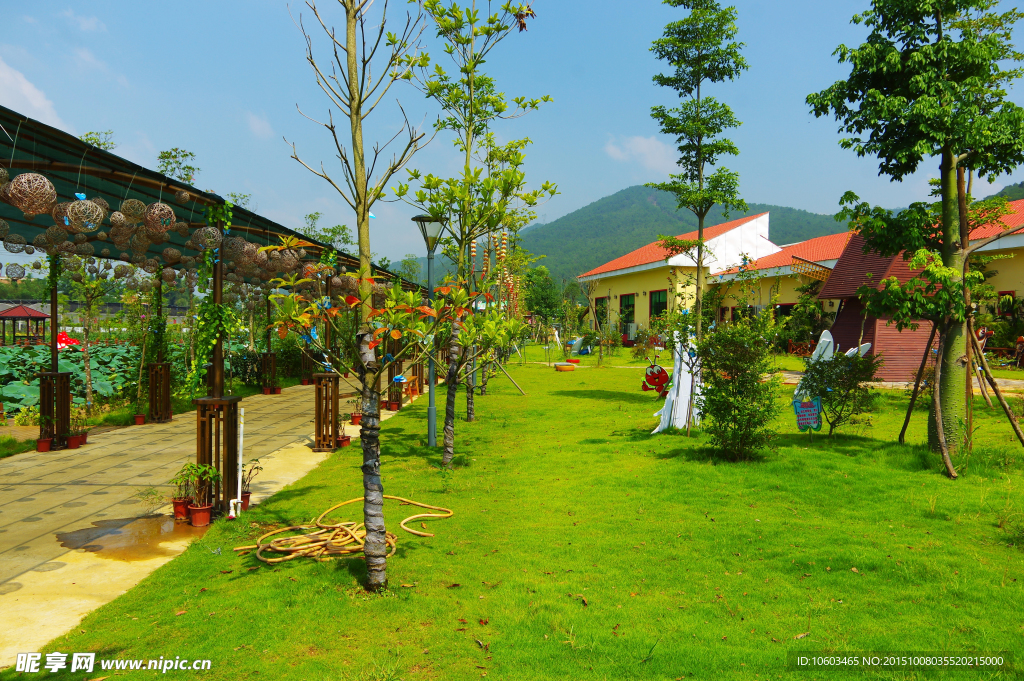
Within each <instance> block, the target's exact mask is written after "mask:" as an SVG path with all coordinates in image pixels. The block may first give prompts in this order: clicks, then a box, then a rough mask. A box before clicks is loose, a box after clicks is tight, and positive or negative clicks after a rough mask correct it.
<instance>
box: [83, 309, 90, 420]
mask: <svg viewBox="0 0 1024 681" xmlns="http://www.w3.org/2000/svg"><path fill="white" fill-rule="evenodd" d="M83 307H84V308H85V323H84V324H82V335H83V336H85V342H83V343H82V363H83V365H84V366H85V414H86V416H91V415H92V365H91V364H90V363H89V337H90V335H91V333H90V332H91V331H92V305H91V304H90V303H89V302H88V299H86V303H85V305H83Z"/></svg>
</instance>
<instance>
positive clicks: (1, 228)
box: [0, 220, 11, 239]
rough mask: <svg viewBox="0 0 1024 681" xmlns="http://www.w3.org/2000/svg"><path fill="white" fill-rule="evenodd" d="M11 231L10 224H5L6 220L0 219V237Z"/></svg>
mask: <svg viewBox="0 0 1024 681" xmlns="http://www.w3.org/2000/svg"><path fill="white" fill-rule="evenodd" d="M10 233H11V226H10V225H9V224H7V221H6V220H0V239H3V238H4V237H6V236H7V235H8V234H10Z"/></svg>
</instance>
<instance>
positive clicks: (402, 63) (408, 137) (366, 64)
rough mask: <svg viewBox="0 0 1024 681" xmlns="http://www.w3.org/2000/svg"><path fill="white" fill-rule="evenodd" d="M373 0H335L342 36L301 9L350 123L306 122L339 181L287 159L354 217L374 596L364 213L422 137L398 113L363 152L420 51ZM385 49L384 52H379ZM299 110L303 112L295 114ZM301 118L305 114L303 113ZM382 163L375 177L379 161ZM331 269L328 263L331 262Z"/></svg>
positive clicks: (311, 3) (374, 433)
mask: <svg viewBox="0 0 1024 681" xmlns="http://www.w3.org/2000/svg"><path fill="white" fill-rule="evenodd" d="M372 4H373V2H372V0H337V5H338V9H339V11H340V12H341V14H342V18H343V19H344V24H345V25H344V32H343V33H342V35H341V36H339V35H338V32H337V31H336V30H335V29H334V28H333V27H331V26H329V25H328V24H327V22H326V21H325V19H324V18H323V16H322V15H321V13H320V10H319V9H318V7H317V4H316V2H315V0H308V1H307V2H306V6H307V7H309V9H310V10H311V11H312V12H313V16H314V17H315V18H316V21H317V23H318V24H319V25H320V27H321V29H322V30H323V33H324V35H325V36H326V37H327V42H328V44H329V50H328V52H329V54H330V57H329V58H328V59H327V60H324V61H318V58H317V56H316V54H315V53H314V51H313V37H312V36H311V35H309V34H308V33H306V30H305V27H304V25H303V24H302V21H301V17H300V21H299V26H300V28H301V30H302V35H303V37H304V38H305V40H306V61H307V62H309V65H310V67H311V68H312V69H313V74H314V77H315V78H316V82H317V85H319V86H320V89H321V90H322V91H323V92H324V94H325V95H327V99H328V100H329V102H330V104H331V106H332V107H333V108H335V109H337V110H338V111H340V112H341V115H342V116H343V117H344V118H346V119H348V126H347V130H345V129H344V128H342V129H340V130H339V128H338V127H337V125H336V124H335V122H334V111H333V109H331V108H329V109H328V115H327V120H326V121H317V120H315V119H312V118H309V117H308V116H306V118H308V119H309V120H311V121H313V122H314V123H317V124H318V125H320V126H322V127H323V128H324V129H325V130H327V132H328V133H329V134H330V137H331V141H332V142H333V145H334V152H335V154H336V156H337V159H338V161H339V162H340V164H341V174H342V179H341V180H336V179H335V178H333V177H332V176H331V175H330V174H329V173H328V172H327V170H326V168H325V167H324V165H323V163H321V164H320V167H319V169H317V168H314V167H312V166H310V165H309V164H307V163H306V162H305V161H303V160H302V159H301V158H300V157H299V154H298V151H297V149H296V147H295V145H294V144H292V158H294V159H295V160H296V161H298V162H299V163H301V164H302V165H303V166H304V167H305V168H306V169H307V170H309V171H310V172H312V173H313V174H314V175H316V176H317V177H320V178H322V179H323V180H324V181H326V182H327V183H328V184H329V185H331V186H332V187H333V188H334V189H335V191H337V192H338V194H339V195H340V196H341V197H342V199H343V200H344V201H345V202H346V203H347V204H348V205H349V207H351V208H352V210H353V211H354V212H355V214H356V235H357V239H358V243H359V263H360V268H359V290H360V298H361V300H362V304H361V305H360V327H359V336H358V346H359V353H358V360H359V361H358V365H357V366H356V367H353V369H354V371H355V372H356V375H357V376H358V377H359V380H360V386H361V393H362V395H361V397H362V412H363V421H362V429H361V431H360V435H361V440H360V441H361V444H362V447H363V466H362V472H363V497H364V502H363V522H364V523H365V526H366V540H365V547H364V551H363V553H364V555H365V556H366V568H367V575H368V585H367V586H368V588H369V589H370V590H371V591H376V590H378V589H381V588H383V587H385V586H386V585H387V552H388V547H387V543H386V534H385V528H384V497H383V494H384V488H383V485H382V482H381V476H380V393H379V392H378V391H377V387H376V383H377V378H378V376H379V375H380V371H381V366H382V363H381V361H380V359H379V358H378V357H377V351H376V349H375V348H376V346H377V343H376V342H375V341H374V339H373V337H372V329H371V327H370V316H371V314H372V312H373V301H372V295H371V286H372V279H371V269H370V268H371V258H372V254H371V251H370V209H371V208H372V207H373V204H374V203H375V202H376V201H378V200H379V199H380V198H381V197H382V196H383V195H384V191H385V187H386V185H387V183H388V182H389V181H390V180H391V178H392V177H393V176H394V174H395V173H397V172H398V171H400V170H401V169H402V168H403V167H405V165H406V164H408V163H409V161H410V160H411V159H412V157H413V155H414V154H415V153H416V151H417V150H419V148H420V145H421V142H422V140H423V137H424V134H423V133H421V132H419V131H418V130H416V129H415V128H414V127H413V126H412V124H411V123H409V120H408V118H405V116H404V112H403V113H402V115H403V119H404V124H403V126H402V128H401V129H400V130H399V131H398V132H397V133H396V135H395V136H394V137H392V138H391V140H389V141H388V142H387V143H385V144H383V145H375V146H374V147H373V149H372V151H371V152H369V153H368V152H367V149H366V146H365V142H364V136H363V124H364V122H365V121H366V119H367V118H368V117H369V116H370V115H371V114H372V113H373V112H374V111H375V110H376V109H377V106H378V105H379V104H380V102H381V100H382V99H383V98H384V96H385V95H386V94H387V93H388V91H389V90H390V89H391V86H392V85H394V84H395V83H396V82H398V81H401V80H407V79H408V78H410V77H411V72H410V66H409V61H407V60H415V59H416V55H417V53H418V47H417V41H418V40H419V36H420V34H421V32H422V23H421V17H420V15H418V14H417V15H416V16H413V15H411V14H408V13H407V14H406V17H405V22H404V25H401V26H400V30H399V31H398V32H397V33H392V32H390V31H388V30H387V23H388V22H387V19H388V2H387V0H385V1H384V3H383V7H381V8H380V12H379V13H375V16H371V15H370V5H372ZM382 48H383V52H380V53H378V50H381V49H382ZM299 112H300V113H302V112H301V110H300V111H299ZM303 115H304V116H305V114H303ZM403 133H405V141H404V144H403V145H402V146H401V147H400V148H399V150H398V152H397V153H395V154H393V155H392V156H391V157H390V159H387V158H385V159H381V155H382V154H383V153H384V152H385V150H386V149H387V147H388V145H389V144H390V142H391V141H393V140H394V139H396V138H397V137H399V136H400V135H402V134H403ZM381 160H383V165H382V168H380V170H379V172H377V171H378V167H377V163H378V161H381ZM331 266H332V267H333V264H332V265H331Z"/></svg>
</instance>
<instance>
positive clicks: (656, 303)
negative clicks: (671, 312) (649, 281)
mask: <svg viewBox="0 0 1024 681" xmlns="http://www.w3.org/2000/svg"><path fill="white" fill-rule="evenodd" d="M648 297H649V298H650V301H651V309H650V318H651V319H654V318H655V317H658V316H660V315H663V314H665V311H666V310H668V289H662V290H660V291H651V292H650V295H649V296H648Z"/></svg>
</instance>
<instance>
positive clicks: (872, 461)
mask: <svg viewBox="0 0 1024 681" xmlns="http://www.w3.org/2000/svg"><path fill="white" fill-rule="evenodd" d="M509 370H510V372H511V373H512V375H513V377H514V378H515V379H516V380H517V381H518V382H519V383H520V385H522V386H523V387H524V389H526V391H527V392H528V396H526V397H523V396H520V395H519V394H518V392H517V391H515V390H514V388H512V386H511V385H510V384H509V382H508V381H507V379H505V378H504V377H499V378H495V379H493V380H492V381H491V383H490V387H489V394H488V395H487V396H485V397H482V398H480V399H478V400H477V413H478V415H479V420H478V421H477V422H475V423H472V424H467V423H463V422H459V423H458V431H457V451H458V452H459V456H458V457H457V458H456V464H457V467H456V469H455V471H454V472H453V473H451V474H447V475H446V474H442V473H441V472H440V471H439V469H438V467H437V466H438V464H439V452H437V451H436V450H435V451H430V450H428V449H426V448H425V447H424V446H423V445H424V441H425V437H424V435H423V433H424V415H425V408H426V400H420V401H418V402H417V404H416V405H415V406H414V407H412V408H409V409H406V410H404V411H402V412H401V413H400V414H399V415H398V416H396V417H395V418H393V419H391V420H389V421H387V422H386V423H385V424H384V426H383V432H382V439H383V441H384V454H383V462H384V465H383V472H384V479H385V485H386V487H385V492H386V493H388V494H394V495H398V496H404V497H408V498H412V499H415V500H417V501H422V502H425V503H428V504H435V505H441V506H446V507H450V508H452V509H454V511H455V516H454V517H453V518H451V519H449V520H443V521H437V522H433V523H430V529H431V531H433V532H436V536H435V537H433V538H419V537H412V536H409V535H407V534H405V533H403V532H401V530H398V529H397V525H398V521H399V520H401V519H402V518H403V517H405V516H407V515H411V514H412V513H413V512H415V509H410V508H409V507H399V506H398V505H397V504H396V503H395V502H388V504H387V506H386V513H387V519H388V522H389V527H390V528H391V529H392V530H396V531H397V532H398V533H399V535H400V536H399V551H398V554H397V555H396V556H395V557H394V558H392V559H391V560H390V562H389V576H390V580H391V589H390V590H389V591H387V592H386V593H384V594H382V595H368V594H366V593H364V592H363V590H362V589H361V588H360V586H359V584H360V580H361V579H362V577H363V575H364V572H365V570H364V567H363V564H362V562H361V561H360V560H358V559H349V560H343V561H335V562H331V563H324V564H317V563H312V562H307V561H305V560H297V561H293V562H291V563H286V564H281V565H278V566H276V567H268V566H266V565H263V564H262V563H260V562H258V561H257V560H256V559H255V558H254V557H253V556H252V555H247V556H243V557H238V556H235V555H233V554H232V552H231V548H232V547H234V546H238V545H241V544H244V543H248V542H250V541H252V539H253V538H254V537H256V536H257V535H259V534H261V533H262V532H264V531H267V529H266V528H269V527H275V526H283V525H286V524H292V523H302V522H308V521H309V520H310V519H311V518H314V517H316V516H317V515H318V514H319V513H320V512H321V511H323V510H324V509H326V508H327V507H328V506H330V505H332V504H333V503H337V502H339V501H343V500H346V499H349V498H352V497H356V496H360V495H361V493H362V491H361V482H360V473H359V469H358V466H359V463H360V461H359V452H358V450H357V449H355V448H348V449H342V450H339V451H338V452H337V453H335V454H334V455H333V456H332V457H331V458H330V459H328V460H327V461H326V462H325V463H324V464H322V465H321V466H320V467H319V468H317V469H316V470H314V471H313V472H311V473H310V474H309V475H307V476H306V477H305V478H303V479H302V480H300V481H299V482H298V483H296V484H295V485H293V486H291V487H289V488H286V489H285V490H284V491H282V492H281V493H279V494H277V495H276V496H275V497H273V498H272V499H271V500H269V501H268V502H267V503H265V504H263V505H262V506H260V507H257V508H256V509H255V510H253V511H251V512H250V513H248V514H247V515H245V516H243V519H242V520H240V521H235V522H228V521H225V520H221V521H218V522H217V523H216V524H215V525H214V527H213V528H212V529H211V530H210V531H209V533H207V534H206V536H205V537H204V538H203V539H201V540H199V541H196V542H195V543H194V544H192V545H191V546H190V548H189V549H188V550H187V551H186V552H185V553H184V554H183V555H182V556H180V557H178V558H176V559H175V560H173V561H171V562H170V563H169V564H167V565H165V566H164V567H162V568H160V569H159V570H158V571H156V572H155V573H154V574H152V575H151V576H150V577H148V578H147V579H145V580H144V581H143V582H142V583H141V584H140V585H139V586H137V587H136V588H134V589H132V590H131V591H129V592H128V593H126V594H125V595H124V596H122V597H120V598H118V599H117V600H116V601H114V602H112V603H110V604H108V605H106V606H104V607H102V608H100V609H99V610H98V611H96V612H94V613H93V614H91V615H89V616H88V617H87V618H86V619H85V621H84V622H83V623H82V624H81V626H80V627H75V629H74V631H73V632H71V633H69V634H68V635H67V636H64V637H61V638H59V639H57V640H55V641H53V642H52V643H51V644H49V645H48V646H47V647H46V650H47V651H52V650H60V651H96V652H98V653H100V656H117V657H120V658H145V659H154V658H156V657H158V656H160V655H164V656H175V655H181V656H182V657H188V658H193V659H194V658H209V659H211V660H212V661H213V664H212V669H211V670H210V671H208V672H204V673H203V675H202V678H209V679H225V680H227V679H240V678H244V679H313V680H320V679H324V680H326V679H331V680H338V679H358V680H363V681H369V680H384V679H391V680H394V679H404V680H406V681H409V680H414V679H470V678H481V677H484V676H485V675H486V677H488V678H492V679H509V680H522V681H528V680H536V679H551V680H558V681H563V680H586V679H609V680H618V679H659V680H661V679H682V678H703V679H719V678H741V679H767V678H772V679H777V678H794V679H818V678H848V677H850V676H852V675H851V674H850V673H849V672H842V671H834V672H822V673H817V672H794V671H788V670H787V668H786V665H785V659H786V654H787V652H788V651H815V652H829V653H831V652H852V651H890V652H896V651H920V652H938V651H946V652H950V653H959V652H965V651H999V650H1015V651H1017V652H1018V653H1019V652H1020V651H1024V626H1022V625H1024V616H1022V614H1021V613H1024V553H1022V551H1021V546H1022V540H1024V534H1022V529H1021V528H1022V527H1024V519H1022V514H1021V502H1020V489H1021V488H1022V486H1024V475H1022V468H1024V466H1022V463H1021V462H1022V460H1024V452H1022V451H1021V449H1020V448H1019V447H1017V446H1015V444H1014V441H1013V439H1012V436H1011V435H1010V430H1009V427H1008V426H1007V425H1006V424H1005V423H1004V422H1003V421H1002V420H1001V418H1000V417H999V415H998V413H997V412H995V411H990V410H987V409H986V408H985V407H984V406H983V403H982V402H981V400H980V399H979V400H978V401H977V402H976V409H975V424H976V425H977V426H978V427H979V428H980V430H979V431H978V433H977V435H976V444H975V448H974V453H973V454H972V455H971V456H970V457H968V458H966V459H964V458H961V459H958V461H957V463H958V465H959V466H960V467H961V469H962V473H963V474H962V476H961V478H960V479H959V480H957V481H955V482H954V481H950V480H948V479H946V478H945V477H943V476H942V475H941V473H940V470H939V468H940V467H939V461H938V459H937V457H935V456H933V455H930V454H928V453H927V451H926V449H925V447H923V446H922V444H921V443H922V442H923V441H924V440H925V412H924V411H921V412H919V413H918V415H917V418H916V419H915V421H914V423H913V426H912V428H911V431H910V441H911V442H912V443H913V444H911V445H908V446H899V445H898V444H896V443H895V442H894V440H895V437H896V433H897V432H898V428H899V424H900V422H901V421H902V416H903V412H902V406H903V405H904V404H905V401H904V398H903V397H902V393H897V392H892V393H888V394H886V395H884V396H881V397H879V399H878V400H877V402H876V410H875V412H874V413H873V414H871V415H870V417H865V418H862V419H860V423H858V424H856V425H853V426H851V427H850V428H849V429H848V431H847V433H846V434H844V435H839V436H837V437H836V438H834V439H832V440H829V439H827V438H825V437H823V436H815V438H814V441H813V442H811V441H810V439H809V438H808V436H807V435H806V434H804V435H800V434H797V433H795V432H794V431H795V426H794V423H793V417H792V415H791V412H790V413H787V412H786V409H787V408H788V407H787V406H786V405H785V404H783V412H782V415H781V416H780V419H779V424H780V427H781V429H782V431H783V433H784V435H782V436H781V437H780V438H779V442H778V444H779V448H778V449H777V450H776V451H775V452H772V453H769V454H767V455H765V456H764V457H763V458H760V459H758V460H754V461H747V462H739V463H734V462H728V461H724V460H721V459H719V458H716V457H715V456H714V455H713V454H712V453H711V452H709V451H708V450H707V449H705V448H704V446H703V441H702V439H701V438H700V437H695V438H693V439H687V438H686V437H684V436H681V435H658V436H652V435H650V431H651V429H652V428H653V427H654V425H655V421H656V419H655V418H654V417H653V416H652V414H653V413H654V412H655V411H656V410H657V409H658V408H659V406H660V404H659V403H658V402H657V401H656V399H655V398H654V397H653V396H652V394H651V393H643V392H641V391H640V390H639V387H640V386H639V382H640V377H641V371H640V370H639V369H592V370H586V371H576V372H572V373H556V372H554V371H553V370H551V369H549V368H547V367H545V366H541V365H536V364H528V365H527V366H525V367H517V366H512V367H510V369H509ZM789 394H790V391H789V390H786V391H785V392H784V394H783V395H782V396H780V402H782V403H785V402H786V399H787V398H788V396H789ZM442 395H443V393H442ZM441 404H443V402H442V403H441ZM459 407H460V413H464V400H462V399H461V398H460V400H459ZM439 411H440V410H439ZM355 513H356V509H355V508H354V507H352V511H351V512H349V513H347V514H345V516H344V517H345V518H347V519H355V517H356V516H355ZM339 519H341V516H339ZM360 519H361V518H360ZM417 526H418V524H417ZM407 585H408V586H407ZM805 633H806V634H807V635H806V636H804V637H802V638H800V639H795V638H794V637H796V636H800V635H802V634H805ZM1017 664H1018V665H1021V664H1024V663H1022V661H1020V660H1018V661H1017ZM1018 668H1020V667H1018ZM1014 673H1015V672H1010V673H1008V674H1004V675H996V674H993V673H970V674H956V675H954V676H956V678H961V677H962V678H968V677H969V678H972V679H974V678H1020V676H1014ZM1016 673H1017V674H1019V672H1016ZM101 675H102V674H101ZM93 676H97V675H96V674H94V675H93ZM0 677H3V678H20V677H18V676H17V675H15V674H14V673H13V672H7V675H4V674H3V673H0ZM179 677H181V678H185V675H183V674H180V673H179ZM861 677H862V678H892V679H924V678H946V676H942V675H938V674H932V673H923V672H918V673H909V672H908V673H893V674H883V675H880V676H872V675H868V674H865V675H862V676H861ZM26 678H27V677H26ZM54 678H56V677H54ZM140 678H141V677H140ZM146 678H148V676H147V677H146ZM188 678H193V676H188Z"/></svg>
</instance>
